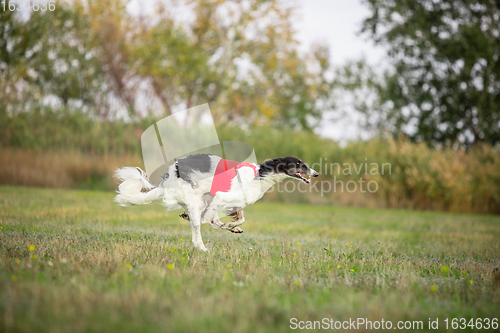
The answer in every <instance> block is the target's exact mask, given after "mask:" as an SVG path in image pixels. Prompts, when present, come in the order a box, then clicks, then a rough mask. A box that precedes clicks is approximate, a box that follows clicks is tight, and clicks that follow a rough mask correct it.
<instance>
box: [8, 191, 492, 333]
mask: <svg viewBox="0 0 500 333" xmlns="http://www.w3.org/2000/svg"><path fill="white" fill-rule="evenodd" d="M113 196H114V194H113V193H105V192H88V191H68V190H49V189H31V188H21V187H15V188H14V187H0V203H1V205H2V210H0V316H1V318H2V325H3V326H2V328H4V330H5V331H15V332H17V331H26V332H38V331H50V332H68V331H71V332H108V333H109V332H137V331H141V332H162V331H168V332H200V331H203V332H289V331H290V319H291V318H294V317H295V318H298V319H299V320H320V321H321V320H322V318H332V319H334V320H339V321H345V320H349V318H367V319H368V320H372V321H376V320H380V319H381V318H384V320H385V321H388V320H390V321H392V322H393V327H394V326H395V325H396V323H397V321H399V320H403V321H404V320H412V321H413V320H421V321H423V323H424V327H426V326H425V325H427V323H428V320H429V318H432V320H435V319H436V318H439V320H440V323H439V327H440V330H439V331H445V329H444V327H445V326H444V325H445V323H444V322H443V320H444V319H445V318H450V319H451V318H453V317H456V318H462V317H463V318H467V320H469V319H470V318H490V319H492V318H494V317H498V308H499V306H500V299H499V295H498V291H499V288H500V273H499V272H498V270H496V267H498V265H499V264H500V261H499V258H498V253H499V251H500V224H499V222H500V218H499V217H495V216H477V215H456V214H445V213H430V212H414V211H411V212H408V211H394V210H392V211H388V210H380V209H377V210H369V209H353V208H341V207H332V206H326V205H325V206H317V205H315V206H311V205H284V204H279V203H257V204H255V205H253V206H251V207H248V208H246V209H245V217H246V221H247V222H245V224H244V225H243V228H244V230H245V233H244V234H241V235H235V234H231V233H229V232H226V231H221V230H214V229H212V228H210V227H209V226H208V225H204V226H202V233H203V238H204V240H205V241H206V243H207V247H208V248H209V249H210V251H211V252H210V253H208V254H207V253H202V252H200V251H198V250H194V249H193V247H192V245H191V242H190V239H191V237H190V228H189V225H188V224H187V223H186V222H185V221H184V220H182V219H181V218H179V217H178V216H177V214H176V212H165V208H164V207H162V206H161V205H153V206H147V207H119V206H118V205H117V204H116V203H114V202H113ZM30 246H32V247H31V248H30ZM166 246H168V247H166ZM351 246H352V247H351ZM325 248H326V249H327V251H325ZM33 256H36V257H35V258H36V259H34V258H33ZM445 267H448V268H449V270H448V271H447V270H446V268H445ZM470 281H472V282H473V283H472V284H471V283H470ZM361 329H362V330H363V328H361ZM367 331H370V330H369V329H368V330H367ZM416 331H418V330H416ZM492 331H494V330H492Z"/></svg>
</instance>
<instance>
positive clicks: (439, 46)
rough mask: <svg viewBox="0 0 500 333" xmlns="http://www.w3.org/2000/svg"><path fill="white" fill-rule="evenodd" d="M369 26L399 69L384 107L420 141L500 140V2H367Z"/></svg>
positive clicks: (385, 90) (384, 89)
mask: <svg viewBox="0 0 500 333" xmlns="http://www.w3.org/2000/svg"><path fill="white" fill-rule="evenodd" d="M365 2H366V3H367V5H368V7H369V9H370V11H371V16H370V17H369V18H368V19H366V20H365V21H364V26H363V31H364V32H366V33H368V34H370V35H371V36H372V37H373V38H374V39H375V40H376V41H377V42H379V43H382V44H384V45H386V46H388V48H389V56H390V57H391V58H392V59H393V65H394V70H393V71H391V72H389V73H387V74H386V76H385V78H384V80H383V83H382V84H380V85H379V86H378V95H379V98H380V104H381V105H383V107H380V108H379V110H380V111H381V112H382V113H384V115H383V117H385V118H386V119H388V120H389V121H392V124H393V126H394V129H395V130H396V131H399V130H403V131H404V132H405V133H407V134H408V135H409V137H410V138H411V139H413V140H415V141H425V142H428V143H430V144H437V143H446V144H455V143H456V142H460V143H462V144H465V145H470V144H472V143H477V142H481V141H484V142H488V143H490V144H496V143H497V142H499V141H500V43H499V41H500V39H499V34H500V29H499V27H500V6H499V3H498V1H490V0H459V1H456V0H453V1H452V0H439V1H431V0H418V1H407V0H367V1H365Z"/></svg>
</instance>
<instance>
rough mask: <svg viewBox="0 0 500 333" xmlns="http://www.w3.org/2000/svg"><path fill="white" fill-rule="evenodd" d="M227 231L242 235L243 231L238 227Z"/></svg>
mask: <svg viewBox="0 0 500 333" xmlns="http://www.w3.org/2000/svg"><path fill="white" fill-rule="evenodd" d="M229 231H231V232H232V233H235V234H242V233H243V229H241V228H240V227H234V228H233V229H229Z"/></svg>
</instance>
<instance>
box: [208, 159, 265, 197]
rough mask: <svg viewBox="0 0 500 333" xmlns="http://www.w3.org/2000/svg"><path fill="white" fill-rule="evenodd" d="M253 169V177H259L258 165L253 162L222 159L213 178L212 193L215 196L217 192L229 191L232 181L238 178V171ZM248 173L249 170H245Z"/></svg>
mask: <svg viewBox="0 0 500 333" xmlns="http://www.w3.org/2000/svg"><path fill="white" fill-rule="evenodd" d="M246 168H251V169H252V170H253V177H254V178H255V177H257V167H256V166H255V165H253V164H251V163H248V162H243V163H239V162H236V161H231V160H225V159H221V160H220V161H219V163H218V164H217V168H216V169H215V173H214V178H213V180H212V187H211V189H210V194H211V195H213V196H215V195H216V194H217V192H229V191H230V190H231V183H232V181H233V180H234V179H235V178H236V176H237V172H238V171H239V172H242V171H248V170H249V169H246ZM245 173H247V172H245Z"/></svg>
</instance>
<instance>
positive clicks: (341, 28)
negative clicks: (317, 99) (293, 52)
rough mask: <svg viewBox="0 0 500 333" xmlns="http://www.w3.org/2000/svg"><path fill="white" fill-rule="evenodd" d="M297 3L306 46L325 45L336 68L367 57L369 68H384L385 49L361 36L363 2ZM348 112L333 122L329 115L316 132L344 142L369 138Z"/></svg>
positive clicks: (318, 0) (313, 0)
mask: <svg viewBox="0 0 500 333" xmlns="http://www.w3.org/2000/svg"><path fill="white" fill-rule="evenodd" d="M297 4H298V6H299V12H298V14H299V18H300V17H301V19H300V20H299V21H298V22H297V23H296V26H297V33H298V36H297V37H298V39H299V41H300V42H301V43H302V45H303V47H306V48H307V47H308V46H309V45H310V44H311V43H314V42H321V43H326V44H327V45H328V46H329V47H330V53H331V61H332V64H333V65H334V66H342V65H343V64H345V63H346V62H348V61H355V60H358V59H361V58H364V59H365V60H366V61H367V62H368V63H369V64H370V65H373V66H376V67H378V66H380V65H382V67H384V66H383V61H384V55H385V50H384V49H383V48H382V47H381V46H375V45H374V44H373V42H372V41H370V40H368V38H367V36H360V34H359V31H360V30H361V25H362V22H363V20H364V19H365V18H366V17H368V15H369V11H368V9H367V8H368V7H367V5H364V4H362V2H361V0H299V1H298V3H297ZM344 111H346V110H344ZM347 111H348V112H345V113H347V114H348V115H349V116H348V118H345V119H342V120H338V119H337V120H330V118H331V117H332V116H333V115H334V114H333V113H332V112H326V113H325V114H324V116H323V119H322V121H321V125H320V128H318V129H317V133H318V134H320V135H322V136H325V137H329V138H332V139H334V140H336V141H339V142H341V143H345V142H347V141H348V140H353V139H357V138H368V137H369V134H368V133H366V132H364V131H363V130H362V129H360V128H359V127H358V126H357V122H358V116H357V115H356V113H355V112H352V111H350V112H349V110H347Z"/></svg>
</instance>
